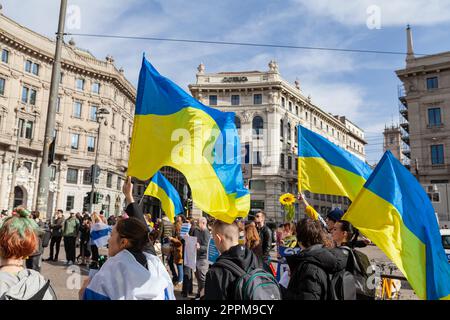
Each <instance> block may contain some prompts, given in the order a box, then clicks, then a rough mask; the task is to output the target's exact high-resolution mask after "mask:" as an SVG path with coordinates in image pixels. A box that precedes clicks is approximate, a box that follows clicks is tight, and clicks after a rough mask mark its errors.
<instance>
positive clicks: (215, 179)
mask: <svg viewBox="0 0 450 320" xmlns="http://www.w3.org/2000/svg"><path fill="white" fill-rule="evenodd" d="M240 152H241V150H240V142H239V136H238V134H237V130H236V126H235V125H234V113H231V112H220V111H218V110H215V109H213V108H209V107H206V106H204V105H203V104H201V103H200V102H199V101H197V100H196V99H194V98H193V97H192V96H190V95H189V94H187V93H186V92H185V91H184V90H182V89H181V88H180V87H178V86H177V85H176V84H175V83H173V82H172V81H170V80H169V79H167V78H165V77H163V76H161V75H160V74H159V73H158V71H156V69H155V68H154V67H153V66H152V65H151V64H150V62H148V61H147V60H146V59H145V57H144V58H143V60H142V68H141V72H140V74H139V85H138V92H137V101H136V112H135V118H134V125H133V137H132V142H131V149H130V159H129V162H128V174H129V175H130V176H134V177H137V178H138V179H140V180H147V179H149V178H150V177H152V176H153V175H154V174H155V173H156V172H157V171H158V170H159V169H160V168H161V167H163V166H170V167H173V168H175V169H177V170H178V171H180V172H181V173H183V174H184V176H185V177H186V179H187V181H188V183H189V186H190V188H191V191H192V198H193V201H194V202H195V203H196V205H197V206H198V207H199V208H200V209H201V210H203V211H205V212H207V213H208V214H210V215H212V216H214V217H215V218H217V219H220V220H223V221H225V222H228V223H231V222H233V221H234V220H235V219H236V217H245V216H246V215H247V214H248V211H249V209H250V194H249V192H248V190H247V189H245V188H244V180H243V176H242V171H241V157H240Z"/></svg>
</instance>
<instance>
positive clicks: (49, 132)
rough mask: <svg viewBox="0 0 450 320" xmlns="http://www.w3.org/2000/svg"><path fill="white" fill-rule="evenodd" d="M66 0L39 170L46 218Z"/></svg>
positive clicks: (40, 207) (39, 204) (41, 206)
mask: <svg viewBox="0 0 450 320" xmlns="http://www.w3.org/2000/svg"><path fill="white" fill-rule="evenodd" d="M66 10H67V0H61V7H60V10H59V22H58V32H57V33H56V49H55V61H54V62H53V69H52V79H51V84H50V98H49V100H48V108H47V121H46V123H45V138H44V148H43V150H42V162H41V168H40V170H39V181H38V196H37V202H36V206H37V210H38V211H40V212H42V213H45V214H46V216H47V219H50V218H51V212H50V214H49V213H48V212H47V205H48V203H47V202H48V190H49V184H50V164H49V163H48V158H49V151H50V144H51V143H52V140H53V131H54V130H55V117H56V104H57V101H58V90H59V78H60V76H61V51H62V43H63V38H64V23H65V19H66Z"/></svg>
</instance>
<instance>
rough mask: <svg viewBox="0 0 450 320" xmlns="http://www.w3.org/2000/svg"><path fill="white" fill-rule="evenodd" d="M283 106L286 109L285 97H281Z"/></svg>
mask: <svg viewBox="0 0 450 320" xmlns="http://www.w3.org/2000/svg"><path fill="white" fill-rule="evenodd" d="M281 106H282V107H283V108H285V107H286V99H285V98H284V97H281Z"/></svg>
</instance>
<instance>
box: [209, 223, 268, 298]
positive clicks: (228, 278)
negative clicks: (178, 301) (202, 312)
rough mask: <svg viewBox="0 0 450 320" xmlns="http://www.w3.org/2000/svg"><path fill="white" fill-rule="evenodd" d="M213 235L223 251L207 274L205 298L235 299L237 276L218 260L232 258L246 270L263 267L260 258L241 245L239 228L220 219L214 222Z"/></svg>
mask: <svg viewBox="0 0 450 320" xmlns="http://www.w3.org/2000/svg"><path fill="white" fill-rule="evenodd" d="M212 237H213V239H214V243H215V245H216V247H217V250H219V252H220V253H221V255H220V256H219V258H218V259H217V261H216V263H215V264H213V265H212V266H211V268H210V269H209V271H208V273H207V274H206V280H205V296H204V298H205V300H234V288H235V284H236V281H237V276H236V275H234V274H233V273H232V272H231V271H230V270H228V269H225V268H224V267H222V266H219V265H217V262H219V261H223V260H231V261H232V262H234V263H235V264H237V265H238V266H239V267H241V268H242V269H244V270H249V269H255V268H261V267H262V266H261V264H260V261H259V259H258V258H257V257H256V256H255V254H254V253H253V252H252V251H251V250H250V249H248V248H247V247H245V246H242V245H239V228H238V226H237V225H236V224H235V223H233V224H228V223H225V222H222V221H220V220H216V221H215V222H214V225H213V228H212Z"/></svg>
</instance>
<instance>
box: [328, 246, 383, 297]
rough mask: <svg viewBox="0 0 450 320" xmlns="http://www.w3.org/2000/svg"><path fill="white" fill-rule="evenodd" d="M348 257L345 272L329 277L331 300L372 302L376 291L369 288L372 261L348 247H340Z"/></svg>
mask: <svg viewBox="0 0 450 320" xmlns="http://www.w3.org/2000/svg"><path fill="white" fill-rule="evenodd" d="M339 249H340V250H341V251H342V252H343V253H344V254H345V255H347V257H348V258H347V265H346V267H345V269H344V270H341V271H339V272H337V273H335V274H332V275H329V288H330V290H329V299H330V300H372V299H375V289H374V288H369V287H368V278H369V275H368V274H367V270H368V267H369V266H370V261H369V259H368V258H367V256H366V255H365V254H364V253H362V252H360V251H357V250H353V249H351V248H349V247H347V246H342V247H339Z"/></svg>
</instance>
